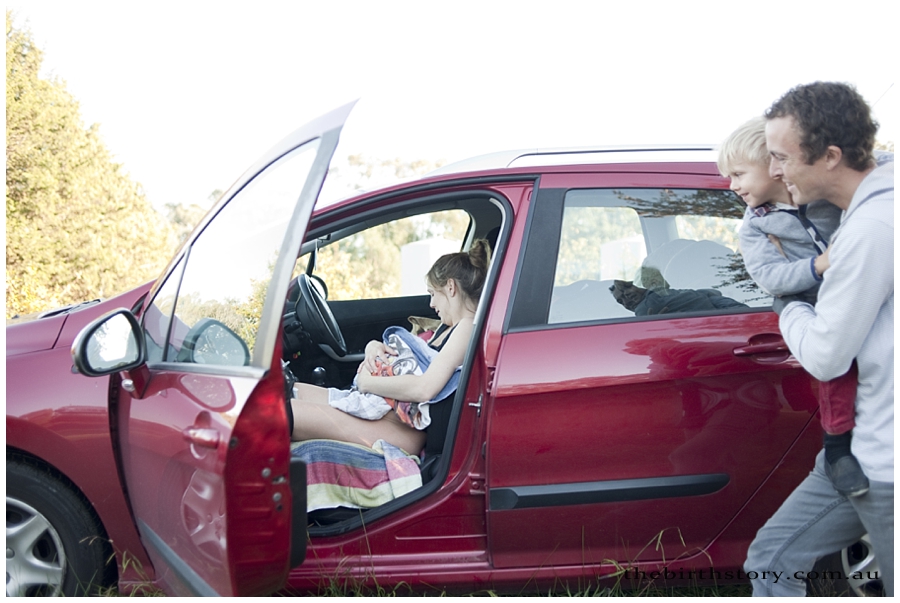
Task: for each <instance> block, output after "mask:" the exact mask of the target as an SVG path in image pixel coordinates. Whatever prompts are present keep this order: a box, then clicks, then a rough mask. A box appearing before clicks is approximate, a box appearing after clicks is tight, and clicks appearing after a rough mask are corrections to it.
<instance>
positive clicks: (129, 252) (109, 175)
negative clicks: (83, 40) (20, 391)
mask: <svg viewBox="0 0 900 603" xmlns="http://www.w3.org/2000/svg"><path fill="white" fill-rule="evenodd" d="M41 61H42V53H41V50H40V49H39V48H37V47H36V46H35V45H34V42H33V40H32V37H31V34H30V33H29V32H28V31H25V30H22V29H17V28H15V27H14V26H13V24H12V18H11V15H10V13H9V12H7V13H6V315H7V317H10V316H13V315H16V314H26V313H31V312H37V311H40V310H44V309H47V308H51V307H55V306H59V305H62V304H67V303H72V302H78V301H82V300H85V299H91V298H94V297H98V296H100V297H104V296H110V295H114V294H117V293H120V292H123V291H126V290H127V289H129V288H131V287H134V286H136V285H138V284H140V283H142V282H146V281H147V280H150V279H151V278H153V277H155V276H158V274H159V272H160V270H161V268H162V267H163V266H164V265H165V262H166V261H167V260H168V258H169V256H170V255H171V251H172V247H173V245H174V240H173V239H172V237H171V233H170V229H169V227H168V225H167V224H166V222H165V220H164V219H163V217H162V216H161V215H160V214H159V213H158V212H156V211H155V210H154V209H153V207H152V206H151V205H150V203H149V202H148V201H147V199H146V198H145V196H144V194H143V192H142V191H141V189H140V187H139V185H137V184H136V183H134V182H133V181H132V180H131V179H130V177H129V176H128V174H127V173H126V172H125V170H124V169H123V167H122V166H121V165H120V164H118V163H116V162H115V161H114V160H113V158H112V155H111V153H110V151H109V150H108V149H107V148H106V146H105V145H104V143H103V141H102V139H101V137H100V134H99V131H98V127H97V126H96V125H93V126H90V127H87V128H86V127H85V126H84V123H83V121H82V118H81V114H80V109H79V105H78V102H77V101H76V100H75V99H74V98H73V97H72V95H71V94H70V93H69V92H68V91H67V90H66V87H65V84H64V82H62V81H60V80H58V79H55V78H45V77H42V76H41V74H40V69H41Z"/></svg>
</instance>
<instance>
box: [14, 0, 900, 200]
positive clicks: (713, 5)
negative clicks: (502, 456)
mask: <svg viewBox="0 0 900 603" xmlns="http://www.w3.org/2000/svg"><path fill="white" fill-rule="evenodd" d="M6 5H7V8H8V9H12V10H13V12H14V15H15V21H14V23H15V24H16V25H17V26H19V27H21V26H23V25H26V26H27V27H28V28H29V29H30V30H31V31H32V34H33V35H34V38H35V41H36V42H37V44H38V45H39V47H41V48H42V49H43V50H44V52H45V69H47V70H48V71H49V72H50V73H52V74H54V75H56V76H58V77H60V78H62V79H64V80H65V81H66V83H67V86H68V89H69V91H70V92H71V93H72V94H73V95H74V96H75V97H76V98H77V99H78V100H79V101H80V103H81V109H82V115H83V117H84V119H85V122H86V124H90V123H95V122H96V123H100V124H101V133H102V135H103V137H104V139H105V141H106V143H107V145H108V146H109V148H110V149H111V150H112V151H113V153H114V154H115V155H116V157H117V159H118V160H119V161H121V162H122V163H124V165H125V167H126V169H127V170H128V171H129V172H130V173H131V175H132V177H133V178H134V179H135V180H136V181H138V182H140V183H141V184H142V185H143V186H144V189H145V191H146V193H147V195H148V197H149V198H150V200H151V201H152V202H153V203H154V204H156V205H157V206H158V207H161V206H162V205H163V204H165V203H170V202H184V203H193V202H199V203H203V202H205V200H206V197H207V196H208V195H209V193H210V192H212V191H213V190H214V189H217V188H218V189H225V188H226V187H227V186H229V185H230V184H231V183H232V182H233V181H234V180H235V179H236V178H237V177H238V175H239V174H240V173H241V172H242V171H243V170H244V169H245V168H246V167H248V166H249V165H250V164H251V163H252V162H253V161H254V160H255V159H256V158H257V157H258V156H259V155H260V154H261V153H263V152H264V151H265V150H266V149H268V148H269V146H271V145H272V144H274V143H275V142H277V141H278V140H279V139H280V138H281V137H282V136H284V135H285V134H287V133H288V132H290V131H291V130H293V129H294V128H296V127H298V126H300V125H302V124H303V123H305V122H307V121H309V120H311V119H313V118H314V117H316V116H318V115H319V114H321V113H324V112H326V111H328V110H330V109H332V108H334V107H336V106H338V105H340V104H343V103H345V102H348V101H350V100H353V99H354V98H361V100H360V102H359V104H358V105H357V107H356V109H355V110H354V113H353V114H352V115H351V117H350V120H349V121H348V124H347V127H346V128H345V130H344V135H343V138H342V143H341V147H340V148H339V149H338V151H337V155H338V156H339V157H343V156H346V155H349V154H351V153H358V152H363V153H365V154H367V155H369V156H373V157H380V158H393V157H401V158H403V159H406V160H415V159H432V160H436V159H443V160H446V161H448V162H452V161H456V160H460V159H464V158H466V157H470V156H474V155H479V154H483V153H489V152H493V151H499V150H504V149H512V148H527V147H559V146H586V145H615V144H642V143H647V144H660V143H718V142H720V141H721V140H722V139H723V138H724V137H725V136H727V135H728V134H729V133H730V132H731V130H733V129H734V128H735V127H736V126H738V125H740V124H741V123H743V121H745V120H746V119H748V118H749V117H751V116H753V115H755V114H760V113H762V112H763V111H764V110H765V109H766V108H767V107H768V106H769V105H770V104H771V103H772V102H773V101H774V100H775V99H776V98H778V97H779V96H781V95H782V94H783V93H784V92H786V91H787V90H788V89H789V88H791V87H793V86H794V85H796V84H800V83H807V82H811V81H815V80H838V81H846V82H850V83H852V84H854V85H855V86H856V87H857V89H858V90H859V91H860V92H861V93H862V94H863V96H864V97H865V98H866V99H867V100H868V101H869V102H870V104H871V103H875V105H874V112H875V115H876V118H877V119H878V120H879V121H880V123H881V126H882V127H881V131H880V132H879V135H878V139H879V140H880V141H896V140H897V128H898V119H897V114H898V92H897V90H896V88H897V86H895V85H894V84H895V82H896V76H897V73H898V69H897V59H896V57H897V56H898V54H897V53H896V42H895V40H896V26H895V23H896V18H897V17H896V15H897V11H896V4H895V3H894V2H890V1H887V0H884V1H871V0H870V1H866V0H862V1H860V0H857V1H855V2H853V3H852V4H847V5H841V8H840V9H838V8H836V5H834V4H833V3H832V4H829V3H822V2H820V1H818V0H816V1H809V2H801V1H793V2H792V1H788V0H776V1H766V0H761V1H757V2H723V1H721V0H719V1H715V2H686V1H680V2H671V1H670V2H653V1H649V2H624V1H617V2H612V1H603V2H601V1H595V2H565V1H559V0H555V1H553V2H541V3H537V2H522V1H518V2H484V1H480V2H467V1H461V0H459V1H455V2H422V1H417V2H387V1H381V2H340V1H334V0H328V1H317V2H312V1H291V2H288V1H284V0H282V1H275V0H272V1H265V0H255V1H253V2H236V1H219V2H210V1H206V2H186V1H184V0H181V1H179V2H171V1H168V0H156V1H154V2H137V1H135V2H130V1H129V2H121V1H117V2H101V1H97V0H79V1H77V2H76V1H73V0H65V1H56V0H28V1H23V0H19V1H15V0H10V1H7V3H6ZM890 57H894V58H893V59H892V58H890Z"/></svg>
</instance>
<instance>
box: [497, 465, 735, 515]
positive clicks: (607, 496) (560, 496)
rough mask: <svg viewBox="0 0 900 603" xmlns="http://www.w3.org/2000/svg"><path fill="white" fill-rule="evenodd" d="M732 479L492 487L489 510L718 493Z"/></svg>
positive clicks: (714, 476)
mask: <svg viewBox="0 0 900 603" xmlns="http://www.w3.org/2000/svg"><path fill="white" fill-rule="evenodd" d="M729 480H730V478H729V477H728V474H726V473H710V474H703V475H676V476H673V477H647V478H641V479H622V480H611V481H602V482H582V483H574V484H551V485H548V486H514V487H510V488H492V489H490V491H489V498H490V510H491V511H508V510H512V509H531V508H535V507H559V506H563V505H585V504H596V503H607V502H622V501H629V500H648V499H654V498H673V497H680V496H701V495H703V494H712V493H713V492H718V491H719V490H721V489H722V488H724V487H725V486H726V485H727V484H728V482H729Z"/></svg>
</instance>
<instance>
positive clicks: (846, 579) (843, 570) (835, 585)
mask: <svg viewBox="0 0 900 603" xmlns="http://www.w3.org/2000/svg"><path fill="white" fill-rule="evenodd" d="M878 571H879V570H878V561H877V560H876V559H875V555H874V554H873V553H872V544H871V542H870V541H869V535H868V534H866V535H865V536H863V537H862V538H861V539H860V540H859V542H856V543H855V544H852V545H850V546H848V547H847V548H845V549H843V550H842V551H838V552H837V553H832V554H831V555H826V556H825V557H822V558H821V559H819V560H818V561H817V562H816V565H815V567H814V568H813V572H814V574H813V575H814V576H815V577H814V578H813V577H810V579H809V580H808V582H807V589H806V590H807V594H809V595H812V596H817V597H834V596H844V597H880V596H883V595H884V585H883V584H882V582H881V580H878V579H867V578H865V576H867V575H869V576H875V575H878ZM857 575H862V576H863V578H862V579H861V578H859V577H857Z"/></svg>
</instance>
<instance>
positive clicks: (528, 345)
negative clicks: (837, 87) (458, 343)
mask: <svg viewBox="0 0 900 603" xmlns="http://www.w3.org/2000/svg"><path fill="white" fill-rule="evenodd" d="M349 110H350V106H347V107H344V108H342V109H339V110H337V111H335V112H333V113H331V114H329V115H326V116H324V117H322V118H320V119H319V120H317V121H315V122H313V123H311V124H309V125H308V126H306V127H304V128H302V129H300V130H298V131H297V132H295V133H294V134H292V135H291V136H289V137H288V138H286V139H285V140H283V141H282V142H281V143H279V145H277V146H276V147H275V148H274V149H273V150H272V151H271V152H270V153H269V154H268V155H267V156H265V157H264V158H263V159H261V160H260V161H259V162H258V163H257V164H256V165H255V166H254V167H252V168H251V169H250V170H249V171H248V172H247V173H246V174H245V175H244V176H242V177H241V178H240V179H239V180H238V181H237V182H236V183H235V184H234V186H233V187H232V188H231V189H230V190H229V191H228V192H226V193H225V195H223V197H222V198H221V200H220V201H219V202H218V204H217V205H216V206H215V207H214V208H213V209H212V210H211V211H210V213H209V214H208V216H207V217H206V218H205V219H204V221H203V222H202V223H201V224H200V225H199V226H198V228H197V229H196V230H195V232H194V234H193V235H192V236H191V237H190V238H189V239H188V241H187V242H186V243H185V245H184V246H183V248H182V249H181V251H180V252H179V253H178V254H177V255H176V257H175V258H174V259H173V260H172V262H171V263H170V264H169V266H168V268H167V269H166V270H165V272H164V274H163V276H162V277H161V278H160V279H159V280H158V281H157V282H156V283H155V284H153V285H152V286H150V285H147V286H145V287H141V288H139V289H137V290H135V291H132V292H129V293H127V294H125V295H123V296H120V297H119V298H116V299H112V300H109V301H106V302H103V303H96V304H94V305H90V306H89V307H84V308H73V309H69V310H67V311H63V312H60V313H59V314H57V315H54V316H50V317H45V318H41V319H39V320H34V321H32V322H29V323H24V324H15V325H11V326H8V327H7V378H8V384H7V396H8V403H7V423H6V425H7V427H6V439H7V592H8V594H47V593H53V592H62V593H65V594H75V593H77V592H83V591H84V590H85V589H86V588H87V587H88V586H89V585H108V584H115V583H116V582H118V585H119V587H120V588H122V589H125V590H127V589H129V588H133V587H135V586H137V585H140V584H143V583H149V584H152V585H154V586H156V587H159V588H162V589H163V590H164V591H165V592H167V593H170V594H195V595H196V594H201V595H256V594H263V593H270V592H273V591H277V590H279V589H286V590H287V592H298V591H316V590H317V589H319V588H320V587H321V586H322V585H323V584H325V583H328V582H329V581H331V580H338V581H340V580H358V581H361V582H368V583H374V582H376V581H377V583H378V585H380V586H383V587H390V586H391V585H397V584H400V583H405V584H408V585H411V586H412V587H413V588H414V589H416V590H421V591H428V590H430V589H440V590H443V589H446V590H449V591H452V592H475V591H479V590H483V589H493V590H508V589H521V588H522V586H523V585H526V584H529V585H535V586H549V585H557V586H558V585H563V584H571V585H575V584H584V583H585V581H586V580H593V579H600V580H601V582H602V580H603V577H604V576H607V577H609V576H612V575H614V574H616V573H617V572H618V571H619V569H620V568H628V570H629V572H631V573H630V574H626V578H628V577H629V576H631V577H634V578H640V577H642V574H641V572H643V576H648V577H654V576H656V575H659V576H662V578H664V579H666V580H667V582H668V583H669V584H675V583H679V582H685V583H697V582H700V583H702V582H715V583H718V584H722V583H725V582H743V581H744V580H745V577H744V576H743V575H742V573H741V565H742V563H743V561H744V558H745V554H746V551H747V547H748V545H749V543H750V541H751V540H752V539H753V537H754V535H755V533H756V531H757V529H758V528H759V527H760V526H761V525H762V524H763V522H764V521H765V520H766V519H767V518H768V517H769V516H770V515H771V514H772V513H773V512H774V511H775V510H776V509H777V508H778V506H779V505H780V504H781V502H782V501H783V500H784V498H785V497H786V496H787V494H788V493H790V492H791V490H792V489H793V488H794V487H795V486H796V485H797V484H798V483H799V482H800V481H801V479H802V478H803V477H804V476H805V474H806V473H807V472H808V471H809V470H810V468H811V466H812V462H813V457H814V455H815V453H816V452H817V451H818V449H819V448H820V445H821V431H820V428H819V425H818V420H817V418H816V416H815V414H816V408H817V403H816V387H817V386H816V383H815V382H814V381H813V380H812V379H811V378H810V377H808V375H807V374H806V373H805V372H803V371H802V370H801V368H800V366H799V364H798V363H797V362H796V361H795V360H794V359H793V357H791V356H790V354H789V352H788V351H787V348H786V346H785V345H784V343H783V341H782V339H781V337H780V335H779V331H778V325H777V317H776V316H775V314H773V313H772V312H771V310H770V307H771V298H770V297H769V296H767V295H766V294H765V293H763V292H761V291H760V290H758V289H757V288H756V287H755V285H754V284H753V282H752V281H751V280H750V279H749V277H748V275H747V274H746V271H745V270H744V267H743V263H742V261H741V257H740V255H739V253H737V247H736V244H737V229H738V226H739V224H740V221H741V217H742V214H743V209H744V208H743V206H742V204H741V202H740V200H739V199H738V198H737V197H736V196H735V195H734V194H733V193H731V192H730V191H729V190H728V183H727V181H726V180H725V179H723V178H721V177H720V176H719V175H718V173H717V171H716V168H715V165H714V153H713V151H712V150H711V149H708V148H706V149H700V148H670V149H651V150H647V149H615V150H611V149H592V150H579V151H567V152H546V153H544V152H525V153H509V154H497V155H493V156H489V157H486V158H482V159H481V160H473V161H472V162H465V163H463V164H458V165H455V166H450V167H447V168H443V169H442V170H439V172H437V173H434V174H432V175H430V176H428V177H426V178H424V179H421V180H418V181H416V182H412V183H408V184H403V185H398V186H393V187H390V188H386V189H383V190H379V191H375V192H371V193H366V194H362V195H359V196H357V197H354V198H352V199H348V200H345V201H343V202H340V203H337V204H334V205H331V206H328V207H323V208H319V209H317V210H316V211H315V212H313V206H314V204H315V202H316V198H317V195H318V192H319V190H320V188H321V186H322V183H323V181H324V179H325V175H326V172H327V167H328V163H329V161H330V159H331V156H332V154H333V152H334V148H335V145H336V143H337V139H338V135H339V132H340V130H341V128H342V127H343V123H344V120H345V118H346V116H347V114H348V113H349ZM398 233H400V234H398ZM391 237H394V239H397V240H399V239H403V240H402V241H401V243H410V242H413V243H414V244H413V245H405V246H400V245H398V246H395V247H390V246H387V245H385V246H383V247H382V246H379V245H378V244H377V243H378V242H379V241H387V240H388V239H390V238H391ZM477 238H487V239H488V240H490V241H491V243H492V246H493V249H494V254H493V258H492V263H491V267H490V270H489V273H488V281H487V284H486V287H485V293H484V295H483V297H482V299H481V302H480V305H479V308H478V311H477V316H476V329H475V335H474V336H473V339H472V341H471V343H470V346H469V350H468V353H467V356H466V360H465V363H464V365H463V369H462V377H461V381H460V385H459V387H458V389H457V392H456V394H455V396H453V397H451V398H450V399H447V400H446V401H444V402H443V403H442V404H443V405H444V406H443V408H444V409H445V410H446V411H445V412H441V413H436V416H435V418H434V421H433V423H432V427H431V428H430V429H431V430H430V431H429V432H428V444H427V445H426V454H425V456H424V458H423V459H421V462H422V464H421V478H422V486H421V487H418V488H416V489H414V490H413V491H411V492H408V493H406V494H403V495H401V496H399V497H397V498H395V499H394V500H391V501H389V502H385V503H384V504H380V505H379V506H376V507H373V508H367V509H358V508H341V507H339V508H334V509H326V510H317V511H315V512H311V513H309V514H308V516H307V512H306V492H307V490H306V488H307V483H306V478H305V467H304V465H303V463H302V462H299V461H298V459H297V458H296V457H293V456H292V454H291V446H290V442H289V436H288V426H287V421H288V417H287V414H286V412H285V406H284V405H285V397H286V395H285V391H286V389H285V370H284V367H285V366H287V367H289V368H290V369H291V371H292V372H293V374H294V375H296V377H297V378H298V379H299V380H300V381H305V382H309V383H317V384H322V385H329V386H336V387H344V386H347V385H348V384H349V383H350V380H351V379H352V376H353V374H354V373H355V370H356V367H357V365H358V363H359V361H360V359H361V351H362V349H363V347H364V345H365V343H366V342H367V341H369V340H371V339H380V338H381V334H382V332H383V331H384V329H385V328H386V327H388V326H395V325H400V326H404V327H406V328H409V326H410V322H409V321H408V318H409V317H411V316H421V317H435V315H434V313H433V311H432V310H431V309H430V307H429V299H428V296H427V295H425V294H424V290H423V288H422V287H420V286H419V285H420V283H421V276H422V275H423V274H424V273H425V271H426V270H427V268H428V266H429V265H430V263H431V261H433V259H435V258H436V255H439V252H440V250H442V249H446V248H448V247H449V248H453V249H456V250H459V249H467V248H468V246H469V245H470V244H471V242H472V241H473V240H475V239H477ZM435 239H441V240H442V241H443V242H441V241H436V240H435ZM447 241H449V243H448V242H447ZM388 248H390V249H396V250H401V249H402V251H397V252H394V251H389V249H388ZM376 268H377V269H376ZM384 275H387V276H384ZM410 275H412V278H410ZM382 281H385V282H382ZM328 291H330V292H331V293H330V294H329V293H328ZM360 292H363V293H360ZM373 292H374V293H373ZM285 300H287V303H286V302H285ZM115 308H124V309H123V310H118V311H114V312H111V313H110V311H112V310H114V309H115ZM98 317H99V318H98ZM79 332H80V335H79ZM76 335H77V337H76ZM70 347H71V348H72V354H73V355H74V361H75V364H76V365H77V366H78V367H79V369H80V371H81V372H82V373H85V374H87V375H92V376H96V377H98V378H87V377H85V376H84V375H79V374H76V373H75V370H74V367H73V358H72V356H70ZM104 375H111V377H105V378H99V377H102V376H104ZM437 415H440V416H437ZM113 556H114V557H115V560H116V563H115V564H113V563H107V560H108V559H111V558H112V557H113ZM844 559H845V569H849V568H850V567H851V566H852V565H853V564H867V563H871V559H869V558H868V557H865V556H864V555H863V556H862V557H860V558H859V559H854V557H853V556H852V555H851V556H850V557H848V556H847V555H846V554H845V556H844ZM862 567H865V565H863V566H862ZM654 572H659V574H654ZM611 580H612V578H611Z"/></svg>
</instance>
